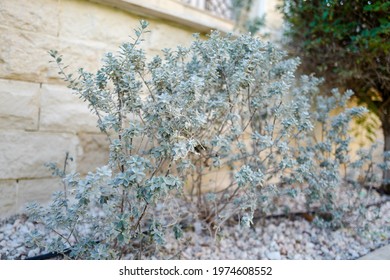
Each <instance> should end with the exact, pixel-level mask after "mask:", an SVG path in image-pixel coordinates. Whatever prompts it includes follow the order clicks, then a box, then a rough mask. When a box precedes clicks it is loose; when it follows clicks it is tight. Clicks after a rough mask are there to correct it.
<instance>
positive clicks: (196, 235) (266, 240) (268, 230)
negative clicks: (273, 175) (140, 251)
mask: <svg viewBox="0 0 390 280" xmlns="http://www.w3.org/2000/svg"><path fill="white" fill-rule="evenodd" d="M370 209H372V210H369V211H373V210H374V209H375V207H372V208H370ZM374 214H375V215H374ZM376 214H378V215H376ZM372 215H373V217H380V218H373V219H372V221H370V222H368V223H367V225H368V228H367V231H366V235H360V234H357V231H356V230H355V228H354V226H353V225H351V227H349V228H340V229H338V230H331V229H321V228H318V227H316V226H315V225H313V223H311V222H308V221H307V220H305V219H303V218H300V217H297V218H295V219H288V218H271V219H267V220H265V222H262V223H260V222H259V221H257V222H255V224H254V225H253V227H252V228H250V229H247V228H246V229H245V228H242V227H240V226H239V225H230V226H225V227H224V228H223V229H222V230H221V231H220V232H219V234H218V235H217V237H215V236H211V235H210V233H209V231H208V230H207V229H206V228H204V227H203V226H202V224H201V223H200V222H195V223H194V224H193V225H192V226H191V227H190V229H188V230H186V231H185V235H184V240H186V242H181V243H178V242H177V241H176V240H174V239H173V237H172V236H167V237H166V244H165V245H164V246H163V248H161V250H160V254H159V255H158V256H157V255H156V256H152V259H156V258H157V259H159V258H169V257H173V258H180V259H273V260H274V259H275V260H277V259H331V260H333V259H357V258H359V257H361V256H363V255H365V254H367V253H369V252H370V251H372V250H374V249H376V248H378V247H381V246H384V245H386V244H389V243H390V200H389V199H387V202H384V203H382V204H381V206H380V208H379V213H372ZM34 227H36V225H34V224H33V223H32V222H29V221H27V220H26V217H25V216H24V215H17V216H14V217H11V218H9V219H7V220H4V221H2V222H0V259H24V258H26V257H32V256H36V255H39V254H42V253H44V252H42V251H40V250H39V249H30V248H28V247H27V246H26V244H25V243H24V241H25V238H24V236H25V234H28V233H29V232H31V231H32V230H33V229H34Z"/></svg>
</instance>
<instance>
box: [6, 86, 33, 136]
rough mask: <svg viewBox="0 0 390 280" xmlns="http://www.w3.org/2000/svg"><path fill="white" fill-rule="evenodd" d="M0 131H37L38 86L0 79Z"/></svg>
mask: <svg viewBox="0 0 390 280" xmlns="http://www.w3.org/2000/svg"><path fill="white" fill-rule="evenodd" d="M0 96H1V102H0V129H25V130H36V129H38V116H39V84H34V83H26V82H19V81H11V80H2V79H0Z"/></svg>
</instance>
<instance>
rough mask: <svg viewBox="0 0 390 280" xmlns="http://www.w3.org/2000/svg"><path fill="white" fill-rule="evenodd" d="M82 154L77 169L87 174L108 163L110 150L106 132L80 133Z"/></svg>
mask: <svg viewBox="0 0 390 280" xmlns="http://www.w3.org/2000/svg"><path fill="white" fill-rule="evenodd" d="M78 136H79V139H80V146H81V149H82V156H81V157H80V159H79V160H78V164H77V171H78V172H80V173H81V174H87V173H88V172H89V171H94V170H95V169H96V168H97V167H100V166H103V165H106V164H107V163H108V157H109V151H108V145H109V142H108V140H107V136H106V135H104V134H89V133H80V134H79V135H78Z"/></svg>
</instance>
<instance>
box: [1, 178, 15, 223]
mask: <svg viewBox="0 0 390 280" xmlns="http://www.w3.org/2000/svg"><path fill="white" fill-rule="evenodd" d="M15 212H16V181H12V180H0V218H4V217H7V216H10V215H12V214H15Z"/></svg>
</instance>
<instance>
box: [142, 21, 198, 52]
mask: <svg viewBox="0 0 390 280" xmlns="http://www.w3.org/2000/svg"><path fill="white" fill-rule="evenodd" d="M150 30H151V32H150V35H148V37H147V38H146V43H147V44H148V48H150V49H151V50H152V51H158V52H160V51H161V50H162V49H165V48H171V49H176V47H177V46H178V45H180V46H183V47H188V46H189V45H190V44H191V42H192V41H193V40H194V38H193V36H192V34H193V33H195V31H193V30H190V29H183V28H179V27H176V26H173V25H167V24H165V23H164V22H156V23H154V24H153V25H152V24H151V27H150ZM148 52H149V51H148Z"/></svg>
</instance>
